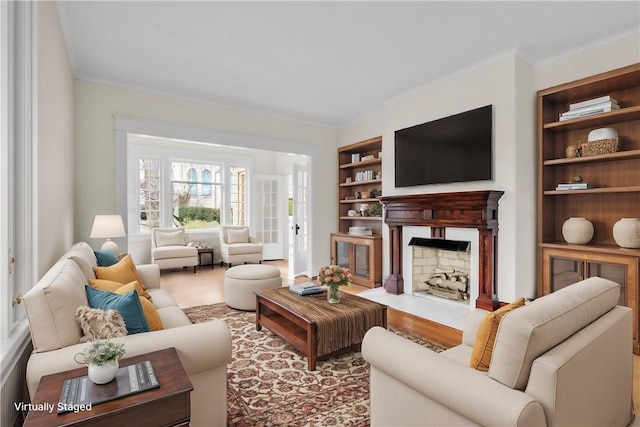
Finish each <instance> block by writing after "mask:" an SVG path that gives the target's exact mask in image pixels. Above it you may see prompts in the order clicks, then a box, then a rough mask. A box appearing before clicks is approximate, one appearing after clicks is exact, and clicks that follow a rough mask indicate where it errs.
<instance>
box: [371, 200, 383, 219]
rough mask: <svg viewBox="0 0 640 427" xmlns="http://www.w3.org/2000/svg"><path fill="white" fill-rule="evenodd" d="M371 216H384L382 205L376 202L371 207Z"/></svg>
mask: <svg viewBox="0 0 640 427" xmlns="http://www.w3.org/2000/svg"><path fill="white" fill-rule="evenodd" d="M369 215H371V216H382V203H380V202H375V203H372V204H370V205H369Z"/></svg>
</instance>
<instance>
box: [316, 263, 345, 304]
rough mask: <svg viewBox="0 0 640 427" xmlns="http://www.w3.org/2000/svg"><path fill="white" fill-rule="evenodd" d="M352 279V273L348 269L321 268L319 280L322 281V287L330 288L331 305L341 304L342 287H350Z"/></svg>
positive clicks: (328, 296) (328, 299)
mask: <svg viewBox="0 0 640 427" xmlns="http://www.w3.org/2000/svg"><path fill="white" fill-rule="evenodd" d="M352 277H353V276H352V275H351V272H350V271H349V269H348V268H346V267H341V266H339V265H330V266H328V267H321V268H320V270H319V274H318V280H320V284H321V285H324V286H326V287H327V288H328V289H327V301H329V302H330V303H331V304H337V303H339V302H340V287H341V286H349V284H350V283H351V279H352Z"/></svg>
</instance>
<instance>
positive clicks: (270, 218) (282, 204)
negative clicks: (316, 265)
mask: <svg viewBox="0 0 640 427" xmlns="http://www.w3.org/2000/svg"><path fill="white" fill-rule="evenodd" d="M255 182H256V190H257V191H256V198H257V206H256V221H255V224H256V229H255V231H254V233H255V235H256V237H257V238H258V240H260V241H261V242H262V256H263V258H264V259H265V260H269V259H285V258H286V256H285V254H286V252H287V251H286V248H287V239H286V233H285V230H286V221H287V191H286V177H284V176H279V175H264V176H257V177H256V181H255Z"/></svg>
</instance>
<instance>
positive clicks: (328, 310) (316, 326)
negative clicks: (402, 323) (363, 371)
mask: <svg viewBox="0 0 640 427" xmlns="http://www.w3.org/2000/svg"><path fill="white" fill-rule="evenodd" d="M255 294H256V329H257V330H258V331H260V330H261V329H262V327H265V328H267V329H269V330H270V331H271V332H273V333H274V334H276V335H278V336H279V337H280V338H282V339H283V340H285V341H286V342H288V343H289V344H291V345H292V346H293V347H295V348H296V349H297V350H298V351H299V352H301V353H302V354H303V355H304V356H306V357H307V367H308V369H309V370H310V371H313V370H315V369H316V362H317V360H319V359H325V358H329V357H331V356H335V355H337V354H340V353H345V352H348V351H352V350H359V349H360V346H361V344H362V338H364V334H365V333H366V332H367V331H368V330H369V329H370V328H372V327H373V326H382V327H383V328H386V327H387V306H386V305H383V304H379V303H377V302H373V301H369V300H367V299H364V298H361V297H359V296H357V295H351V294H347V293H344V292H342V297H341V301H340V303H339V304H330V303H329V302H328V301H327V293H326V291H324V292H323V293H321V294H315V295H307V296H299V295H296V294H295V293H293V292H292V291H290V290H289V288H276V289H264V290H260V291H256V292H255Z"/></svg>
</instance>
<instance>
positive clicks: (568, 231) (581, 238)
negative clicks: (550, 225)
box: [562, 218, 593, 245]
mask: <svg viewBox="0 0 640 427" xmlns="http://www.w3.org/2000/svg"><path fill="white" fill-rule="evenodd" d="M562 236H563V237H564V240H566V241H567V243H571V244H574V245H586V244H587V243H589V242H590V241H591V239H592V238H593V224H592V223H591V221H589V220H588V219H585V218H569V219H568V220H566V221H565V222H564V224H562Z"/></svg>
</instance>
